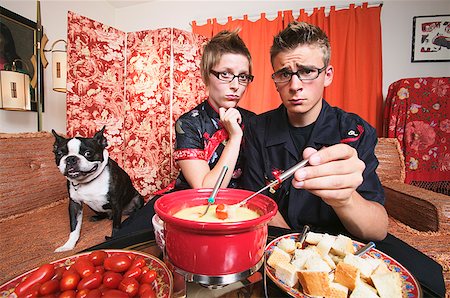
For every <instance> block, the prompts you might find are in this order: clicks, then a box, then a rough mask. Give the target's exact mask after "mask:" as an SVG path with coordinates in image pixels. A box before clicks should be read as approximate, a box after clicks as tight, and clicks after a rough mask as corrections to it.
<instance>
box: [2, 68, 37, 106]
mask: <svg viewBox="0 0 450 298" xmlns="http://www.w3.org/2000/svg"><path fill="white" fill-rule="evenodd" d="M18 61H22V60H21V59H14V61H13V62H12V67H11V70H6V69H2V70H0V82H1V83H0V84H1V89H0V108H2V109H5V110H14V111H30V110H31V91H30V77H29V76H28V74H26V73H23V72H20V71H18V70H17V65H16V63H17V62H18ZM22 64H23V65H26V64H25V63H23V61H22Z"/></svg>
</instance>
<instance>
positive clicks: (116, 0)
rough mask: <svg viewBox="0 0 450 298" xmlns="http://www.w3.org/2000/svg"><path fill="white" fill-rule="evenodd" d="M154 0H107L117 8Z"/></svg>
mask: <svg viewBox="0 0 450 298" xmlns="http://www.w3.org/2000/svg"><path fill="white" fill-rule="evenodd" d="M152 1H153V0H139V1H126V0H125V1H119V0H106V2H108V3H109V4H111V5H112V6H113V7H115V8H123V7H128V6H133V5H136V4H142V3H147V2H152Z"/></svg>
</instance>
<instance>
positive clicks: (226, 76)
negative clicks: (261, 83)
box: [209, 70, 254, 85]
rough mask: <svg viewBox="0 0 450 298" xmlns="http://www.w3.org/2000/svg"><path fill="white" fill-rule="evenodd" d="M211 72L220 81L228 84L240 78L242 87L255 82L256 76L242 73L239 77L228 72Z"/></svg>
mask: <svg viewBox="0 0 450 298" xmlns="http://www.w3.org/2000/svg"><path fill="white" fill-rule="evenodd" d="M209 72H210V73H211V74H213V75H214V76H215V77H216V78H218V79H219V80H221V81H224V82H227V83H231V82H232V81H233V80H234V78H238V82H239V83H241V84H242V85H247V84H248V83H250V82H251V81H253V78H254V76H252V75H249V74H245V73H240V74H238V75H235V74H232V73H229V72H227V71H221V72H218V71H215V70H210V71H209Z"/></svg>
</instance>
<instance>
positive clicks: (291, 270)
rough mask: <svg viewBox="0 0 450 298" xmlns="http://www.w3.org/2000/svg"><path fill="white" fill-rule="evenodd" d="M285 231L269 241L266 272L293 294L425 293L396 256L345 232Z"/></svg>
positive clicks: (343, 297) (367, 297) (364, 297)
mask: <svg viewBox="0 0 450 298" xmlns="http://www.w3.org/2000/svg"><path fill="white" fill-rule="evenodd" d="M300 237H301V234H299V233H293V234H287V235H283V236H281V237H278V238H276V239H274V240H273V241H271V242H270V243H269V244H268V245H267V246H266V260H267V266H266V268H265V270H266V273H267V276H268V277H269V278H270V279H271V280H272V281H273V282H274V283H275V284H276V285H277V286H278V287H279V288H281V289H282V290H283V291H285V292H286V293H287V294H289V295H290V296H293V297H310V296H314V297H316V296H318V297H327V298H328V297H330V298H347V297H350V298H372V297H373V298H377V297H380V298H387V297H389V298H397V297H398V298H401V297H421V296H422V292H421V289H420V286H419V283H418V282H417V280H416V279H415V278H414V277H413V276H412V275H411V273H410V272H409V271H408V270H407V269H406V268H404V267H403V266H402V265H401V264H400V263H398V262H397V261H396V260H394V259H393V258H391V257H389V256H388V255H386V254H384V253H383V252H381V251H379V250H377V249H375V248H371V249H370V250H368V251H367V252H366V253H365V254H363V255H361V256H356V255H355V252H356V251H357V250H358V249H359V248H361V247H362V246H364V244H363V243H360V242H358V241H354V240H352V239H351V238H349V237H347V236H345V235H341V234H340V235H337V236H334V235H329V234H326V233H325V234H322V233H315V232H309V233H307V235H306V238H305V241H304V242H303V243H300V242H298V241H299V239H300Z"/></svg>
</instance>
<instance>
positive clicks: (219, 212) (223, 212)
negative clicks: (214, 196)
mask: <svg viewBox="0 0 450 298" xmlns="http://www.w3.org/2000/svg"><path fill="white" fill-rule="evenodd" d="M216 217H217V218H218V219H227V218H228V211H227V207H226V206H225V205H224V204H219V205H217V207H216Z"/></svg>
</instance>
